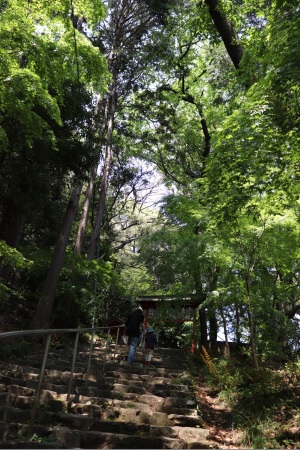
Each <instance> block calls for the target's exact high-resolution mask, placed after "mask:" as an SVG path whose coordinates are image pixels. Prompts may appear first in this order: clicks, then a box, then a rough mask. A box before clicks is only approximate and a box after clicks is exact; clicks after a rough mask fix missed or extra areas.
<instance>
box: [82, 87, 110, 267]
mask: <svg viewBox="0 0 300 450" xmlns="http://www.w3.org/2000/svg"><path fill="white" fill-rule="evenodd" d="M116 104H117V92H116V85H115V83H113V84H112V86H111V90H110V108H109V119H108V125H107V143H106V153H105V161H104V166H103V170H102V178H101V185H100V195H99V200H98V206H97V211H96V217H95V223H94V228H93V233H92V236H91V239H90V245H89V248H88V253H87V258H88V259H94V258H95V257H96V248H97V240H98V238H99V234H100V228H101V225H102V222H103V218H104V212H105V202H106V196H107V189H108V179H109V173H110V168H111V163H112V156H113V151H112V137H113V129H114V121H115V112H116Z"/></svg>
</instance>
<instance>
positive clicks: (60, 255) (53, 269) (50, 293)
mask: <svg viewBox="0 0 300 450" xmlns="http://www.w3.org/2000/svg"><path fill="white" fill-rule="evenodd" d="M81 189H82V185H81V184H78V185H77V186H75V187H74V189H73V191H72V193H71V196H70V200H69V203H68V206H67V209H66V212H65V216H64V220H63V223H62V227H61V231H60V234H59V237H58V240H57V243H56V246H55V249H54V253H53V256H52V260H51V264H50V267H49V270H48V273H47V277H46V280H45V283H44V287H43V290H42V294H41V299H40V301H39V303H38V305H37V309H36V311H35V316H34V318H33V321H32V323H31V328H34V329H36V328H47V327H48V326H49V324H50V322H51V316H52V310H53V304H54V300H55V295H56V289H57V285H58V282H59V277H60V273H61V269H62V266H63V262H64V258H65V253H66V248H67V245H68V240H69V237H70V234H71V229H72V225H73V222H74V219H75V214H76V211H77V208H78V203H79V198H80V193H81Z"/></svg>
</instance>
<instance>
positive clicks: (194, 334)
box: [191, 306, 197, 355]
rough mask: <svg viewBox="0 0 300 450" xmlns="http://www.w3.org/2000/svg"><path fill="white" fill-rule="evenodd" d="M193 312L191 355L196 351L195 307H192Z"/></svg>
mask: <svg viewBox="0 0 300 450" xmlns="http://www.w3.org/2000/svg"><path fill="white" fill-rule="evenodd" d="M193 310H194V314H193V335H192V348H191V352H192V355H193V354H194V353H195V350H196V318H197V314H196V308H195V306H193Z"/></svg>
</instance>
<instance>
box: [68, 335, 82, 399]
mask: <svg viewBox="0 0 300 450" xmlns="http://www.w3.org/2000/svg"><path fill="white" fill-rule="evenodd" d="M79 333H80V331H77V333H76V337H75V344H74V351H73V361H72V368H71V373H70V381H69V390H68V395H67V403H69V401H70V395H71V389H72V382H73V373H74V370H75V362H76V355H77V347H78V339H79Z"/></svg>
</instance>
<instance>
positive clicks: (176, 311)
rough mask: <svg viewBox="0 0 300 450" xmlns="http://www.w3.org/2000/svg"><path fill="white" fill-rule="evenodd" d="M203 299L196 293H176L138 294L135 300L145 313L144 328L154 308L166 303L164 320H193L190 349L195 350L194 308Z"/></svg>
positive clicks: (173, 321)
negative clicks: (186, 294) (182, 294)
mask: <svg viewBox="0 0 300 450" xmlns="http://www.w3.org/2000/svg"><path fill="white" fill-rule="evenodd" d="M202 301H203V299H201V298H199V296H196V295H188V296H181V297H180V296H176V295H156V296H150V295H145V296H140V297H138V298H137V302H138V303H139V304H140V305H141V307H142V308H143V310H144V314H145V322H144V325H145V328H146V327H147V326H148V323H149V319H151V317H152V316H153V315H154V312H155V310H156V309H157V308H158V307H159V306H161V305H167V309H166V311H165V313H166V315H165V317H164V321H165V322H170V323H180V322H181V323H183V322H193V339H192V348H191V351H192V353H194V351H195V346H196V343H195V338H196V320H197V318H196V308H197V307H198V306H199V305H200V304H201V302H202Z"/></svg>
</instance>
